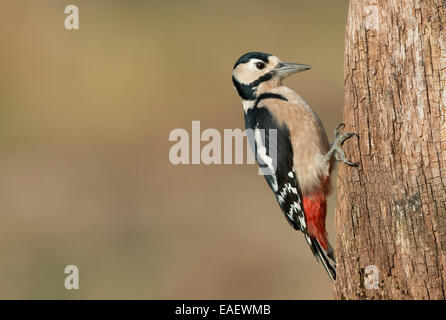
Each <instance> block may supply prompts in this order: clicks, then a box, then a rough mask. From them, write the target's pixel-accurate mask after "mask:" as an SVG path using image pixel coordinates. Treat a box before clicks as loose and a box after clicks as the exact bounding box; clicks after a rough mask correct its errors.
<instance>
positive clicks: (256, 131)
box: [232, 52, 357, 281]
mask: <svg viewBox="0 0 446 320" xmlns="http://www.w3.org/2000/svg"><path fill="white" fill-rule="evenodd" d="M308 69H310V67H309V66H307V65H302V64H296V63H283V62H281V61H280V60H279V58H277V57H275V56H273V55H270V54H265V53H260V52H251V53H248V54H245V55H243V56H242V57H240V58H239V59H238V60H237V62H236V63H235V65H234V69H233V73H232V81H233V84H234V87H235V88H236V90H237V93H238V95H239V96H240V98H241V100H242V104H243V108H244V113H245V124H246V129H247V135H248V141H249V143H250V145H251V148H252V150H253V152H254V154H255V156H256V160H257V162H258V164H259V166H260V168H261V169H262V171H263V173H264V175H265V179H266V181H267V183H268V185H269V187H270V188H271V190H272V191H273V192H274V194H275V196H276V199H277V202H278V204H279V206H280V208H281V209H282V212H283V213H284V216H285V218H286V219H287V221H288V222H289V223H290V225H291V226H292V227H293V228H294V229H296V230H300V231H302V232H303V233H304V235H305V239H306V241H307V242H308V244H309V245H310V247H311V250H312V252H313V254H314V255H315V256H316V257H317V259H318V260H319V261H320V262H321V263H322V265H323V266H324V268H325V269H326V271H327V273H328V275H329V276H330V278H331V279H332V280H333V281H334V280H335V279H336V260H335V257H334V251H333V249H332V247H331V245H330V243H329V242H328V240H327V235H326V231H325V217H326V196H327V195H328V194H329V192H330V174H331V171H332V168H333V167H334V164H335V163H334V157H333V156H335V157H336V159H340V160H342V161H344V162H345V163H346V164H348V165H357V164H355V163H351V162H349V161H348V160H347V159H346V158H345V155H344V153H343V151H342V149H341V146H342V144H343V142H344V141H345V140H346V139H348V138H350V137H351V136H353V135H355V134H353V133H345V134H343V135H340V136H338V135H337V133H336V140H335V142H334V143H333V145H332V146H330V144H329V143H328V138H327V135H326V132H325V129H324V127H323V125H322V122H321V121H320V119H319V117H318V116H317V115H316V113H315V112H314V110H313V109H312V108H311V107H310V106H308V105H307V104H306V103H305V101H304V100H303V99H302V98H301V97H300V96H299V95H298V94H296V93H295V92H294V91H292V90H291V89H289V88H287V87H284V86H282V79H283V78H285V77H287V76H288V75H290V74H292V73H296V72H300V71H304V70H308Z"/></svg>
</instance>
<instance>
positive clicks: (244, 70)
mask: <svg viewBox="0 0 446 320" xmlns="http://www.w3.org/2000/svg"><path fill="white" fill-rule="evenodd" d="M270 59H271V57H270ZM257 62H262V63H265V62H264V61H262V60H259V59H251V60H249V62H246V63H243V64H239V65H238V66H237V68H235V70H234V72H233V73H232V75H233V76H234V77H235V79H237V81H238V82H240V83H242V84H245V85H249V84H250V83H253V82H254V81H256V80H257V79H258V78H260V77H261V76H263V75H264V74H266V73H268V71H270V68H269V66H270V65H271V63H265V65H266V67H265V68H264V69H263V70H259V69H257V67H256V66H255V64H256V63H257Z"/></svg>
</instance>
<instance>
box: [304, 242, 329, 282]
mask: <svg viewBox="0 0 446 320" xmlns="http://www.w3.org/2000/svg"><path fill="white" fill-rule="evenodd" d="M305 238H306V240H307V242H308V244H309V245H310V247H311V251H313V254H314V256H315V257H316V258H317V259H318V260H319V261H320V262H321V263H322V265H323V266H324V268H325V270H326V271H327V273H328V275H329V277H330V279H331V280H332V281H333V282H335V281H336V257H335V254H334V250H333V248H332V247H331V245H330V243H328V242H327V243H328V248H327V250H325V249H324V248H323V247H322V246H321V244H320V243H319V241H318V240H317V239H316V238H315V237H311V236H308V235H305Z"/></svg>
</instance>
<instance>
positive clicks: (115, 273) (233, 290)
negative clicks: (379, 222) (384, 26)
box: [0, 0, 347, 299]
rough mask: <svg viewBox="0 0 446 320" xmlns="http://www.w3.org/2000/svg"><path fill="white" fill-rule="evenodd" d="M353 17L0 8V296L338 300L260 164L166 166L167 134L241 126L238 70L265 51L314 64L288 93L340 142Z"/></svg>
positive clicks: (180, 8)
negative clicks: (72, 275)
mask: <svg viewBox="0 0 446 320" xmlns="http://www.w3.org/2000/svg"><path fill="white" fill-rule="evenodd" d="M69 4H75V5H77V6H78V7H79V11H80V30H77V31H76V30H74V31H67V30H65V28H64V20H65V14H64V8H65V6H66V5H69ZM346 15H347V0H344V1H312V0H305V1H303V0H302V1H187V2H186V1H181V2H180V1H99V0H98V1H74V0H73V1H31V0H29V1H24V0H16V1H8V2H6V1H5V2H3V3H2V4H1V9H0V40H1V44H2V48H1V50H0V70H1V75H0V177H1V178H0V208H1V209H0V210H1V223H0V239H1V240H0V298H30V299H35V298H41V299H47V298H62V299H69V298H86V299H89V298H105V299H107V298H125V299H126V298H144V299H172V298H178V299H183V298H190V299H193V298H207V299H216V298H222V299H230V298H232V299H240V298H253V299H257V298H266V299H269V298H271V299H331V298H332V286H331V283H330V280H329V278H328V276H327V275H326V274H325V271H324V270H323V268H322V266H321V265H320V264H318V263H317V262H316V260H315V259H314V257H313V256H312V254H311V251H310V249H309V248H308V247H307V245H306V243H305V241H304V239H303V236H302V234H301V233H297V232H293V230H292V229H291V228H290V227H289V225H288V224H287V222H286V221H285V218H284V217H283V215H282V213H281V212H280V209H279V207H278V205H277V203H276V200H275V199H274V196H273V194H272V193H271V191H270V190H269V188H268V186H267V184H266V183H265V181H264V178H263V177H262V176H259V175H257V169H256V167H255V166H254V165H220V166H216V165H211V166H205V165H189V166H181V165H180V166H174V165H171V164H170V162H169V159H168V152H169V149H170V147H171V146H172V145H173V142H169V141H168V135H169V132H170V131H171V130H172V129H174V128H185V129H187V130H188V131H190V130H191V121H192V120H200V121H201V128H202V130H203V129H206V128H217V129H220V130H223V129H224V128H243V126H244V123H243V112H242V107H241V104H240V102H239V99H238V97H237V95H236V93H235V91H234V89H233V86H232V82H231V71H232V66H233V64H234V62H235V60H236V59H237V58H238V57H239V56H240V55H241V54H243V53H245V52H248V51H263V52H269V53H273V54H275V55H278V56H279V57H280V58H281V59H282V60H283V61H289V62H300V63H306V64H310V65H312V66H313V70H311V71H310V72H306V73H302V74H299V75H297V76H293V77H291V78H290V79H288V80H287V81H286V85H288V86H289V87H291V88H292V89H294V90H296V91H297V92H299V93H300V94H301V95H302V96H303V97H304V99H306V100H307V102H308V103H309V104H310V105H312V106H313V107H314V108H315V109H316V111H317V112H318V113H319V115H320V117H321V119H322V121H323V122H324V124H325V126H326V129H327V131H328V133H329V136H330V139H332V134H331V132H332V130H333V129H334V128H335V126H336V124H337V123H338V122H340V121H341V118H342V103H343V74H342V72H343V71H342V70H343V49H344V26H345V18H346ZM334 204H335V194H333V196H332V197H331V199H330V206H329V217H328V224H329V228H328V231H329V234H330V239H332V240H333V239H334V238H335V237H334V228H333V212H334ZM68 264H75V265H77V266H78V267H79V270H80V289H79V290H78V291H68V290H66V289H65V287H64V279H65V274H64V268H65V266H66V265H68Z"/></svg>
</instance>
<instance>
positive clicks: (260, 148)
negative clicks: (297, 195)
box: [254, 128, 279, 192]
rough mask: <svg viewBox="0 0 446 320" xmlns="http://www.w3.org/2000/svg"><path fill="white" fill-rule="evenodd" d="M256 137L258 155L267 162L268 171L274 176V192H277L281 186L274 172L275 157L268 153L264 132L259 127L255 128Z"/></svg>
mask: <svg viewBox="0 0 446 320" xmlns="http://www.w3.org/2000/svg"><path fill="white" fill-rule="evenodd" d="M254 137H255V141H256V144H257V148H256V153H257V157H258V158H260V159H261V160H262V162H263V164H265V165H266V166H267V168H268V172H267V173H268V175H269V176H270V177H272V180H273V181H272V187H273V190H274V192H276V191H277V190H278V188H279V187H278V185H277V178H276V175H275V174H274V173H275V169H274V166H273V159H272V158H271V157H269V156H268V155H267V154H266V147H265V145H264V141H263V139H262V134H261V132H260V130H259V129H258V128H256V129H255V134H254Z"/></svg>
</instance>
